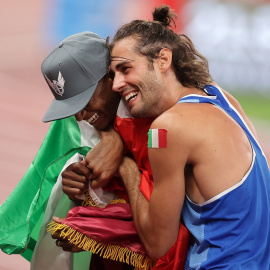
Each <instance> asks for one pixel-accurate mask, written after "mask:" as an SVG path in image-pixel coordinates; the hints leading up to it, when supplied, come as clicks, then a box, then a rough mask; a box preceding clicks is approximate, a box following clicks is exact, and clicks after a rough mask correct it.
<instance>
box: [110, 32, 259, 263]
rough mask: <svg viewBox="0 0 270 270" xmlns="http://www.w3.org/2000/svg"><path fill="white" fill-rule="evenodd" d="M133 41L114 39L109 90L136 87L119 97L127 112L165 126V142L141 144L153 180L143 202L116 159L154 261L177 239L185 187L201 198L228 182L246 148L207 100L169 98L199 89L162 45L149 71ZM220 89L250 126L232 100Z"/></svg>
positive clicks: (132, 175) (244, 165) (132, 170)
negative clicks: (185, 81)
mask: <svg viewBox="0 0 270 270" xmlns="http://www.w3.org/2000/svg"><path fill="white" fill-rule="evenodd" d="M135 43H136V40H135V39H133V38H132V37H128V38H124V39H121V40H120V41H118V42H117V43H116V44H115V45H114V48H113V50H112V64H111V70H112V72H113V73H114V82H113V90H114V91H116V92H119V93H120V95H121V96H122V98H124V99H126V100H127V96H128V95H130V94H131V93H136V96H135V97H134V98H133V99H131V100H127V101H128V105H129V107H130V110H131V114H132V116H134V117H138V116H140V117H142V116H145V117H149V116H153V117H156V119H155V120H154V121H153V123H152V125H151V128H152V129H166V130H167V147H166V148H158V149H154V148H149V149H148V154H149V160H150V163H151V167H152V171H153V178H154V183H155V184H154V190H153V193H152V195H151V200H150V202H149V203H148V202H147V201H146V200H145V198H144V197H143V196H142V194H140V191H139V189H138V185H139V179H140V172H139V170H138V168H137V167H136V166H135V164H134V161H132V160H131V159H129V158H124V160H123V162H122V164H121V166H120V169H119V173H120V175H121V177H122V178H123V181H124V183H125V186H126V187H127V191H128V195H129V198H130V203H131V208H132V213H133V217H134V222H135V226H136V229H137V231H138V233H139V235H140V237H141V239H142V241H143V244H144V246H145V247H146V250H147V253H148V254H149V256H150V257H151V258H152V259H154V260H157V259H158V258H160V257H162V256H163V255H164V254H165V253H166V252H167V251H168V250H169V248H170V247H171V246H172V245H173V244H174V243H175V241H176V239H177V235H178V230H179V221H180V216H181V211H182V206H183V202H184V198H185V193H186V194H187V195H188V196H189V198H190V199H191V200H193V201H194V202H195V203H202V202H205V201H206V200H208V199H210V198H212V197H214V196H215V195H217V194H219V193H220V192H222V191H224V190H226V189H228V188H229V187H231V186H233V185H235V184H236V183H238V182H239V181H240V180H241V178H242V177H243V176H244V175H245V173H246V172H247V171H248V169H249V167H250V165H251V161H252V149H251V146H250V143H249V141H248V139H247V137H246V135H245V133H244V131H243V130H242V129H241V128H240V127H239V126H238V125H237V124H236V122H235V121H234V120H232V119H231V118H230V117H229V116H228V115H227V114H225V113H224V112H223V111H221V110H220V109H218V108H216V107H215V106H213V105H210V104H188V103H182V104H176V103H177V102H178V100H180V98H182V97H184V96H186V95H189V94H196V95H201V96H203V95H206V94H205V93H204V92H203V91H201V90H200V89H196V88H187V87H183V86H182V85H181V84H180V82H179V81H178V80H177V79H176V77H175V75H174V72H173V69H172V67H171V62H172V53H171V51H170V50H168V49H162V50H161V51H160V53H159V55H158V58H157V59H156V60H154V63H153V69H152V70H150V69H149V68H148V65H147V59H146V58H145V57H144V56H141V55H139V54H137V53H136V52H135V51H134V50H133V45H134V44H135ZM123 58H125V59H131V60H132V61H126V60H123ZM149 74H150V75H149ZM151 86H152V88H151ZM149 89H151V91H149ZM153 89H154V90H153ZM164 89H166V91H164ZM224 93H225V94H226V96H227V97H228V98H229V100H230V101H231V102H232V103H233V105H235V106H236V108H237V109H238V111H239V113H241V115H242V116H243V118H244V119H246V120H247V123H248V124H249V127H250V129H251V130H252V131H254V128H253V126H252V125H251V123H250V121H249V120H248V119H247V116H246V115H244V113H243V110H242V109H241V107H240V105H239V104H238V103H237V102H236V100H234V99H233V98H232V97H231V96H230V95H229V94H228V93H226V92H224ZM156 97H159V98H156ZM153 106H154V107H153ZM153 110H154V113H153ZM239 160H241V163H239V162H238V161H239ZM165 213H166V214H165Z"/></svg>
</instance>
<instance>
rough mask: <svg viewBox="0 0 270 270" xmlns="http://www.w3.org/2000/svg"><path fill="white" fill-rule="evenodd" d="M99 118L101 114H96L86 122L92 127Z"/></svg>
mask: <svg viewBox="0 0 270 270" xmlns="http://www.w3.org/2000/svg"><path fill="white" fill-rule="evenodd" d="M98 118H99V113H95V114H94V115H93V116H92V117H91V118H89V119H88V120H86V122H88V123H89V124H91V125H92V124H94V123H95V122H96V121H97V119H98Z"/></svg>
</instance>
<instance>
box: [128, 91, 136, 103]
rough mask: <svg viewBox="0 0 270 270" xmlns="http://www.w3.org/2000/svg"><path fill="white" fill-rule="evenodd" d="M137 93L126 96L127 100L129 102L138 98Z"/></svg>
mask: <svg viewBox="0 0 270 270" xmlns="http://www.w3.org/2000/svg"><path fill="white" fill-rule="evenodd" d="M136 96H137V93H130V94H128V95H127V96H125V100H126V101H127V102H129V101H130V100H131V99H132V98H134V97H136Z"/></svg>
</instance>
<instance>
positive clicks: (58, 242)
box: [52, 217, 84, 253]
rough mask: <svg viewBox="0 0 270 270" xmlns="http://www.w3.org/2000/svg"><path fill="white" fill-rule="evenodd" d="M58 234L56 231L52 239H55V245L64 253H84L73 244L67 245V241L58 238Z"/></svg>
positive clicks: (55, 219)
mask: <svg viewBox="0 0 270 270" xmlns="http://www.w3.org/2000/svg"><path fill="white" fill-rule="evenodd" d="M53 220H54V221H55V222H58V223H59V222H61V221H62V220H63V218H59V217H53ZM60 233H61V231H59V230H58V231H56V232H55V233H54V234H53V235H52V238H53V239H56V241H55V244H56V245H57V246H58V247H60V248H62V249H63V250H64V251H68V252H74V253H75V252H81V251H84V250H83V249H81V248H78V247H77V246H74V245H73V244H71V243H69V242H68V240H67V239H64V238H63V237H60Z"/></svg>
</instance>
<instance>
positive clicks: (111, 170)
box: [82, 128, 124, 188]
mask: <svg viewBox="0 0 270 270" xmlns="http://www.w3.org/2000/svg"><path fill="white" fill-rule="evenodd" d="M123 149H124V144H123V141H122V139H121V137H120V136H119V134H118V133H117V132H116V131H115V130H114V129H113V128H110V129H109V130H108V131H102V132H101V141H100V142H99V143H98V144H97V145H96V146H95V147H94V148H93V149H91V150H90V151H89V152H88V154H87V155H86V158H85V160H84V161H83V162H82V164H85V165H87V167H88V168H89V169H90V170H91V187H92V188H98V187H105V186H106V185H107V184H108V182H109V181H110V180H111V178H112V177H113V176H114V175H115V173H116V172H117V170H118V167H119V165H120V163H121V161H122V157H123Z"/></svg>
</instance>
